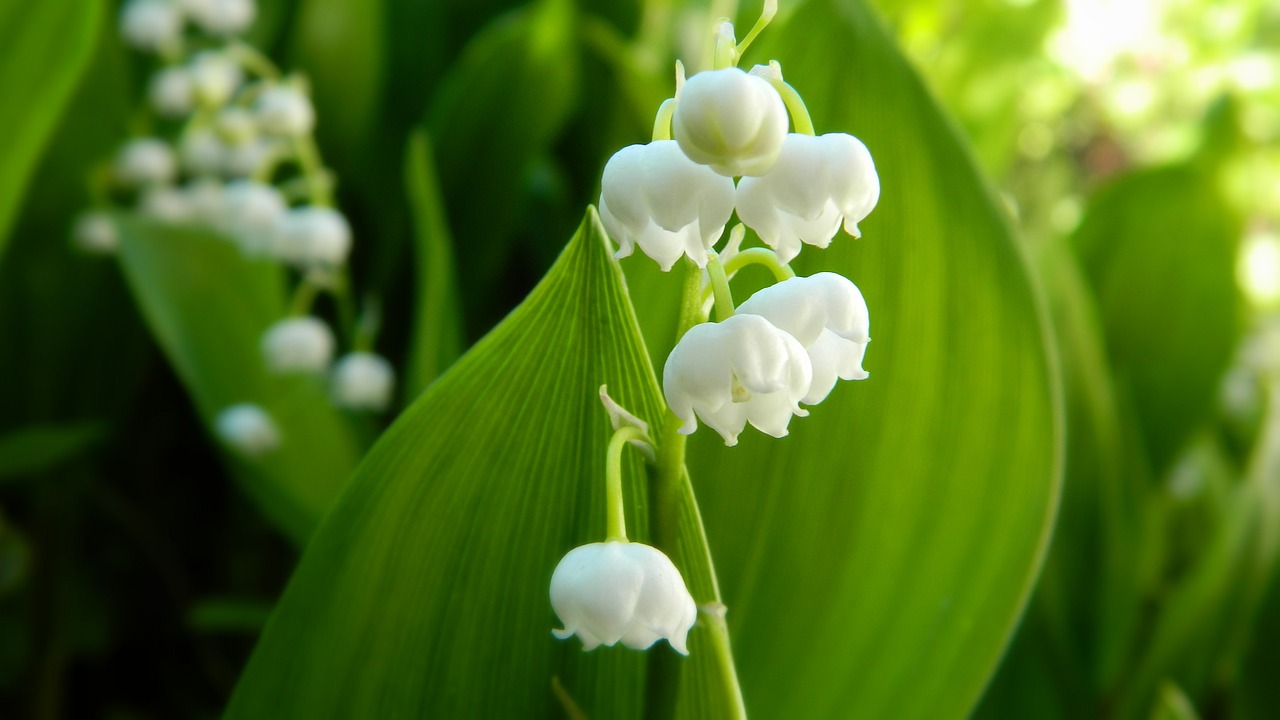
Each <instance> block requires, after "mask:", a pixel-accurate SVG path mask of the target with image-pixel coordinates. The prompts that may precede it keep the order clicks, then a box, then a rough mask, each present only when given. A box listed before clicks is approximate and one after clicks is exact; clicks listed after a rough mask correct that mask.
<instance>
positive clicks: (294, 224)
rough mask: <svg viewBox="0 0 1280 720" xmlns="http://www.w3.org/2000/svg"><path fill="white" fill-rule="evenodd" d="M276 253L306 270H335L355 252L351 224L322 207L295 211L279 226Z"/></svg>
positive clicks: (331, 209) (275, 246)
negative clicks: (352, 247) (352, 250)
mask: <svg viewBox="0 0 1280 720" xmlns="http://www.w3.org/2000/svg"><path fill="white" fill-rule="evenodd" d="M273 245H274V247H273V253H274V254H275V255H276V257H278V258H280V259H282V260H286V261H288V262H292V263H295V264H297V265H299V266H302V267H304V268H314V269H321V270H325V269H333V268H335V267H338V266H340V265H342V264H343V263H345V262H346V261H347V255H348V254H349V253H350V252H351V225H350V224H348V223H347V219H346V217H344V216H343V214H342V213H340V212H338V211H337V210H335V209H333V208H329V207H320V206H318V205H302V206H299V207H296V208H293V209H291V210H290V211H289V212H287V213H285V214H284V217H282V218H280V222H278V223H277V224H276V232H275V241H274V243H273Z"/></svg>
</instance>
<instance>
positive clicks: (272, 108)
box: [254, 85, 316, 137]
mask: <svg viewBox="0 0 1280 720" xmlns="http://www.w3.org/2000/svg"><path fill="white" fill-rule="evenodd" d="M254 112H255V113H256V114H257V118H258V125H259V127H260V128H261V129H262V131H263V132H265V133H268V134H271V135H278V136H280V137H299V136H302V135H306V134H307V133H309V132H311V130H312V129H313V128H315V125H316V111H315V108H314V107H312V105H311V99H310V98H308V97H307V95H306V93H304V92H302V90H301V89H299V88H297V87H295V86H293V85H273V86H271V87H269V88H267V89H265V90H263V91H262V94H261V95H259V96H258V99H257V102H256V103H255V104H254Z"/></svg>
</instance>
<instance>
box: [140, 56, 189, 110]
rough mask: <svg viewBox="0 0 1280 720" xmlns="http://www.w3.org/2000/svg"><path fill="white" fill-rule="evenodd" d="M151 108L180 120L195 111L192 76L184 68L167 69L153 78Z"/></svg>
mask: <svg viewBox="0 0 1280 720" xmlns="http://www.w3.org/2000/svg"><path fill="white" fill-rule="evenodd" d="M147 92H148V97H149V99H150V100H151V107H153V108H155V110H156V112H157V113H159V114H160V115H163V116H164V117H167V118H180V117H185V116H187V115H190V114H191V111H192V110H194V109H195V95H194V90H193V89H192V86H191V75H190V74H188V73H187V71H186V70H185V69H184V68H180V67H167V68H163V69H161V70H159V71H157V72H156V74H155V75H152V76H151V84H150V86H149V87H148V90H147Z"/></svg>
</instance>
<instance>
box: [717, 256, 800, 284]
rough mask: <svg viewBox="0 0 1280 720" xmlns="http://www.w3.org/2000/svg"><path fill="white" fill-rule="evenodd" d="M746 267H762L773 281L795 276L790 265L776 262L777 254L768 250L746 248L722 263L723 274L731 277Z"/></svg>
mask: <svg viewBox="0 0 1280 720" xmlns="http://www.w3.org/2000/svg"><path fill="white" fill-rule="evenodd" d="M748 265H763V266H764V267H766V268H768V269H769V272H772V273H773V278H774V280H776V281H778V282H782V281H783V280H790V279H791V278H793V277H795V276H796V271H795V270H792V269H791V266H790V265H784V264H783V263H780V262H778V254H777V253H775V252H774V251H772V250H770V249H769V248H748V249H746V250H743V251H742V252H740V253H738V254H737V255H734V256H733V257H731V258H729V259H728V260H726V261H725V263H724V272H725V274H726V275H730V276H732V275H733V274H734V273H736V272H738V271H739V270H741V269H742V268H744V267H746V266H748Z"/></svg>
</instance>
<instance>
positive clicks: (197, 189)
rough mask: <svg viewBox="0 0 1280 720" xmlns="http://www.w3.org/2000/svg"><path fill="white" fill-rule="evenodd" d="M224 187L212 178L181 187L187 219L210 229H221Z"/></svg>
mask: <svg viewBox="0 0 1280 720" xmlns="http://www.w3.org/2000/svg"><path fill="white" fill-rule="evenodd" d="M224 187H225V186H224V185H223V184H222V182H221V181H220V180H215V179H213V178H197V179H195V180H192V181H191V182H189V183H187V184H186V185H184V186H183V187H182V196H183V199H184V200H185V201H186V204H187V213H188V219H189V220H192V221H195V222H199V223H203V224H205V225H208V226H209V227H212V228H219V229H220V228H222V227H223V223H224V221H225V220H226V215H227V207H226V193H225V192H224V190H223V188H224Z"/></svg>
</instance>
